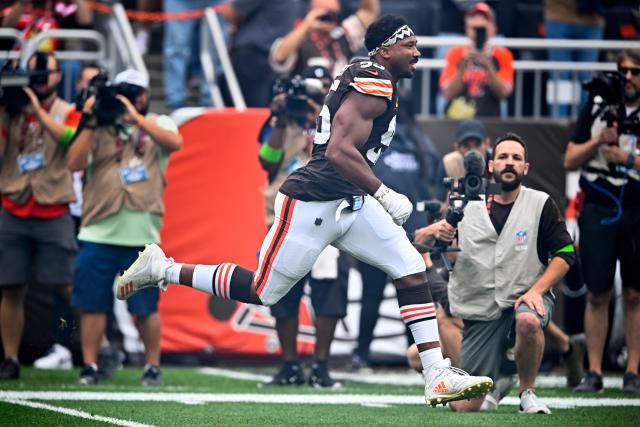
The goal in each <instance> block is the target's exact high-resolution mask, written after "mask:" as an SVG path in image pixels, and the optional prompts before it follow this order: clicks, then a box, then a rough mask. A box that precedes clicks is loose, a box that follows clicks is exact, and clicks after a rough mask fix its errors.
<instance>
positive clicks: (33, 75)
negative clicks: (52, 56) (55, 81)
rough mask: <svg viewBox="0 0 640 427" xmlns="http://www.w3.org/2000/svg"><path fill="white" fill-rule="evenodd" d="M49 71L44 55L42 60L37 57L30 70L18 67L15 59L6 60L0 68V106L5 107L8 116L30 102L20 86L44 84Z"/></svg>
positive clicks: (13, 115) (12, 115) (16, 112)
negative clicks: (33, 66)
mask: <svg viewBox="0 0 640 427" xmlns="http://www.w3.org/2000/svg"><path fill="white" fill-rule="evenodd" d="M51 72H52V71H51V70H49V69H48V68H47V58H46V57H44V59H42V60H40V57H38V59H37V60H36V66H35V68H34V69H33V70H32V71H27V70H25V69H23V68H20V67H19V65H18V63H17V62H15V61H8V62H7V63H6V64H5V65H4V66H3V67H2V69H1V70H0V106H3V107H4V108H5V111H6V112H7V114H8V115H9V116H10V117H15V116H17V115H18V114H20V113H21V112H22V109H23V108H24V107H26V106H27V105H29V102H30V100H29V97H28V96H27V94H26V93H25V92H24V90H22V88H23V87H24V86H29V87H31V88H33V87H34V86H37V85H43V84H45V85H46V84H47V82H48V81H49V74H50V73H51Z"/></svg>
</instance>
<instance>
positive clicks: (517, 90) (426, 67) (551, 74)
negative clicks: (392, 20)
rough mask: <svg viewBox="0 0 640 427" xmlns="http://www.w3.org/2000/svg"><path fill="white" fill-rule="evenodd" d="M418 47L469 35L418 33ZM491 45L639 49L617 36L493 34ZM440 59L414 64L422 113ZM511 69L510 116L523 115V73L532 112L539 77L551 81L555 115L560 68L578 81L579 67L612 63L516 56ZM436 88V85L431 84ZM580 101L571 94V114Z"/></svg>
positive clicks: (538, 97) (538, 109)
mask: <svg viewBox="0 0 640 427" xmlns="http://www.w3.org/2000/svg"><path fill="white" fill-rule="evenodd" d="M417 39H418V47H419V48H442V47H450V46H459V45H467V44H469V39H468V38H467V37H462V36H452V37H431V36H418V37H417ZM491 43H492V45H494V46H503V47H506V48H509V49H513V50H548V49H582V50H584V49H591V50H594V49H595V50H610V51H619V50H624V49H639V48H640V42H634V41H621V40H565V39H528V38H505V37H494V38H493V39H492V40H491ZM444 65H445V61H444V59H420V61H419V62H418V64H417V67H418V69H419V70H421V80H422V94H421V95H422V96H421V103H420V105H421V113H422V114H424V115H430V114H431V108H430V101H431V99H432V96H431V95H432V91H433V88H432V78H431V77H432V75H431V73H432V72H433V71H438V72H439V71H440V70H442V68H444ZM513 67H514V71H515V82H514V92H513V95H512V97H513V98H512V100H511V101H512V102H513V105H514V117H516V118H520V117H522V116H523V110H524V108H523V105H524V102H528V101H529V99H527V100H525V96H524V94H525V91H524V78H525V73H532V74H533V114H532V115H533V116H534V117H536V118H537V117H540V116H541V113H542V103H543V100H542V94H543V90H542V88H543V77H544V75H545V74H547V75H548V81H551V82H553V83H554V84H553V85H551V86H549V87H550V88H551V96H547V99H548V100H549V103H550V105H551V112H552V114H551V116H552V117H558V116H559V102H558V99H559V94H558V91H559V89H558V88H559V85H558V84H557V82H558V81H560V80H561V79H560V73H561V72H569V73H570V75H571V82H572V85H574V86H575V85H578V84H579V82H580V81H579V76H578V74H579V72H581V71H605V70H615V69H616V64H615V63H613V62H558V61H534V60H516V61H514V63H513ZM435 89H436V91H437V90H438V88H435ZM579 103H580V98H579V96H574V97H573V100H572V102H571V104H570V107H571V115H572V117H575V116H576V115H577V108H578V105H579Z"/></svg>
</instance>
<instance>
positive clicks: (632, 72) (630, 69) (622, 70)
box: [618, 67, 640, 77]
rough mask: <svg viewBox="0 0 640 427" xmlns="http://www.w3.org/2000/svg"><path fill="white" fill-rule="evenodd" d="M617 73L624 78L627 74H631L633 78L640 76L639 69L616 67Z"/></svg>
mask: <svg viewBox="0 0 640 427" xmlns="http://www.w3.org/2000/svg"><path fill="white" fill-rule="evenodd" d="M618 71H620V72H621V73H622V74H623V75H625V76H626V75H627V73H628V72H631V75H632V76H634V77H637V76H638V75H640V67H618Z"/></svg>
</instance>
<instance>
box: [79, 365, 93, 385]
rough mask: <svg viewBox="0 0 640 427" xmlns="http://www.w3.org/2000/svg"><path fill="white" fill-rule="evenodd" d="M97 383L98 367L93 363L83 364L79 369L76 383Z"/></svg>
mask: <svg viewBox="0 0 640 427" xmlns="http://www.w3.org/2000/svg"><path fill="white" fill-rule="evenodd" d="M97 383H98V368H97V367H96V365H95V364H90V365H84V366H83V367H82V369H81V370H80V378H78V384H82V385H94V384H97Z"/></svg>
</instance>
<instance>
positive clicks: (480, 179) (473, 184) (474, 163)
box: [432, 150, 502, 272]
mask: <svg viewBox="0 0 640 427" xmlns="http://www.w3.org/2000/svg"><path fill="white" fill-rule="evenodd" d="M463 162H464V170H465V176H463V177H461V178H458V179H457V181H456V180H454V179H453V178H451V177H446V178H444V181H443V182H444V186H445V187H446V188H447V190H448V191H449V207H448V208H447V212H446V213H445V216H444V218H445V220H446V221H447V222H448V223H449V224H450V225H451V226H452V227H454V228H457V227H458V223H459V222H460V221H462V218H464V208H465V207H466V206H467V203H469V202H470V201H477V200H482V197H481V195H485V194H486V193H487V192H489V193H492V194H499V193H501V192H502V188H501V186H500V185H499V184H489V182H488V181H487V179H486V178H484V176H483V175H484V169H485V160H484V157H483V156H482V154H480V153H479V152H478V151H475V150H472V151H469V152H467V153H466V154H465V155H464V160H463ZM449 245H450V244H449V243H448V242H444V241H441V240H438V241H437V242H436V245H435V248H434V250H433V251H432V253H433V254H434V255H436V256H437V255H440V257H441V258H442V262H443V263H444V265H445V267H446V268H447V271H449V272H451V271H452V270H453V267H452V266H451V263H450V262H449V259H448V258H447V256H446V253H447V252H457V251H459V249H450V248H449Z"/></svg>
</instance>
